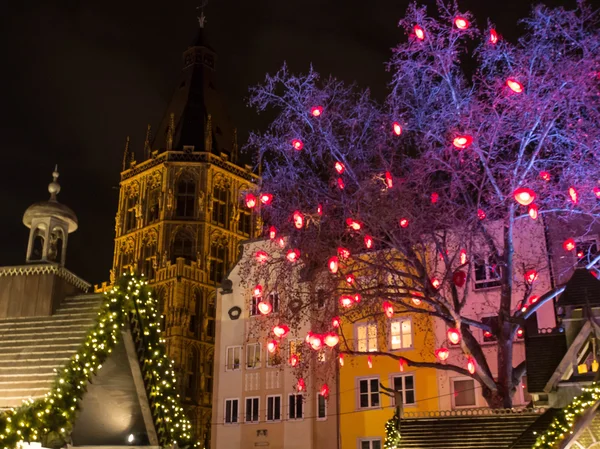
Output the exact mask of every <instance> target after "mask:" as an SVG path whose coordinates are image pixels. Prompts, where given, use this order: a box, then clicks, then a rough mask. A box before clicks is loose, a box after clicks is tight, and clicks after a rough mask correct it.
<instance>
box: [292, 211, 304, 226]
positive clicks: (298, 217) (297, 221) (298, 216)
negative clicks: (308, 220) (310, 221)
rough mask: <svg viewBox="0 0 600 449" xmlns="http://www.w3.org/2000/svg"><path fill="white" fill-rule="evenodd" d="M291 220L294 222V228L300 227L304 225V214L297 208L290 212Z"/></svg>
mask: <svg viewBox="0 0 600 449" xmlns="http://www.w3.org/2000/svg"><path fill="white" fill-rule="evenodd" d="M292 221H293V222H294V227H295V228H296V229H302V227H303V226H304V214H303V213H302V212H300V211H299V210H296V211H294V213H293V214H292Z"/></svg>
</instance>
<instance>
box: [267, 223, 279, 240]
mask: <svg viewBox="0 0 600 449" xmlns="http://www.w3.org/2000/svg"><path fill="white" fill-rule="evenodd" d="M275 237H277V228H276V227H275V226H271V227H270V228H269V238H270V239H271V240H275Z"/></svg>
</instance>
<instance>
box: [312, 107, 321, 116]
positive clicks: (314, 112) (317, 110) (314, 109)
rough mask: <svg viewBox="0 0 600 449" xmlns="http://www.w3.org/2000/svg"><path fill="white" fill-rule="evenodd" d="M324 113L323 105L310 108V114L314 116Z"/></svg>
mask: <svg viewBox="0 0 600 449" xmlns="http://www.w3.org/2000/svg"><path fill="white" fill-rule="evenodd" d="M322 113H323V106H313V107H312V108H311V109H310V114H311V115H312V116H313V117H321V114H322Z"/></svg>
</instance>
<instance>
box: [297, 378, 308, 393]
mask: <svg viewBox="0 0 600 449" xmlns="http://www.w3.org/2000/svg"><path fill="white" fill-rule="evenodd" d="M296 390H298V391H304V390H306V383H305V382H304V379H302V378H300V379H298V382H297V383H296Z"/></svg>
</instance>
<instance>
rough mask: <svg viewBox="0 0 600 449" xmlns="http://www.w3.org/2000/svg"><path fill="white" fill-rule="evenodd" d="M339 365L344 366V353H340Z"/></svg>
mask: <svg viewBox="0 0 600 449" xmlns="http://www.w3.org/2000/svg"><path fill="white" fill-rule="evenodd" d="M339 360H340V366H344V354H340V358H339Z"/></svg>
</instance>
